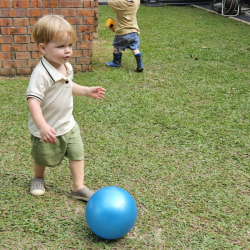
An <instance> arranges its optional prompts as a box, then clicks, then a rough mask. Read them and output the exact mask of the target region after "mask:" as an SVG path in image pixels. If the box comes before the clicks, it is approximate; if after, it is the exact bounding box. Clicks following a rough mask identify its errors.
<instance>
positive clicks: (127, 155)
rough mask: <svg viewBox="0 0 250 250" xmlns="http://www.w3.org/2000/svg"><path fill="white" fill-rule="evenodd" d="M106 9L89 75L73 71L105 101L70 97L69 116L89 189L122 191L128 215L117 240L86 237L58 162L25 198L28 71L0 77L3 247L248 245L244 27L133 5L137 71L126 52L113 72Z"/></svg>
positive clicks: (248, 45) (195, 12) (249, 47)
mask: <svg viewBox="0 0 250 250" xmlns="http://www.w3.org/2000/svg"><path fill="white" fill-rule="evenodd" d="M108 16H110V17H114V14H113V13H112V12H111V11H110V10H109V8H108V6H100V8H99V40H96V41H95V42H94V51H93V72H87V73H77V74H76V75H75V77H74V80H75V82H77V83H79V84H82V85H87V86H92V85H102V86H103V87H104V88H106V89H107V92H106V97H105V99H104V100H103V101H97V100H93V99H89V98H82V97H76V98H75V106H74V116H75V119H76V120H77V122H78V123H79V125H80V128H81V132H82V136H83V140H84V146H85V182H86V184H87V185H88V186H90V187H91V188H92V189H94V190H97V189H99V188H101V187H104V186H113V185H114V186H120V187H122V188H124V189H126V190H127V191H129V192H130V193H131V194H132V196H133V197H134V199H135V200H136V203H137V206H138V219H137V222H136V224H135V226H134V228H133V229H132V230H131V231H130V232H129V234H128V235H126V236H125V237H123V238H121V239H119V240H114V241H108V240H102V239H100V238H98V237H97V236H95V235H94V234H93V233H92V232H91V231H90V229H89V228H88V226H87V224H86V220H85V216H84V211H85V207H86V204H85V203H84V202H81V201H77V200H74V199H72V198H71V197H70V196H69V189H70V187H71V176H70V171H69V169H68V161H67V160H66V159H65V161H63V163H62V165H61V166H60V167H57V168H50V169H47V176H46V186H47V189H46V195H45V196H43V197H33V196H31V195H30V194H29V184H30V180H31V179H32V175H33V171H32V159H31V156H30V142H29V133H28V129H27V115H28V109H27V103H26V98H25V92H26V88H27V85H28V81H29V78H28V77H16V78H0V89H1V105H0V111H1V118H0V145H1V147H0V155H1V158H0V164H1V165H0V249H39V250H40V249H192V250H193V249H197V250H198V249H199V250H200V249H250V223H249V218H250V215H249V208H250V205H249V196H250V168H249V160H250V136H249V135H250V133H249V132H250V131H249V130H250V126H249V111H250V110H249V105H250V104H249V103H250V92H249V79H250V73H249V72H250V63H249V58H250V55H249V54H250V40H249V35H248V34H249V30H250V27H249V26H248V25H246V24H243V23H240V22H237V21H234V20H232V19H228V18H225V17H222V16H219V15H214V14H211V13H208V12H206V11H202V10H199V9H195V8H192V7H188V6H186V7H174V6H171V7H170V6H165V7H163V8H150V7H145V6H141V8H140V10H139V12H138V23H139V26H140V29H141V35H140V41H141V46H140V49H141V50H142V53H143V61H144V66H145V71H144V72H143V73H135V72H134V70H135V68H136V62H135V58H134V57H133V56H132V52H131V51H125V53H124V54H123V61H122V67H121V68H119V69H112V68H108V67H106V66H105V62H107V61H110V60H111V59H112V39H113V33H112V32H111V31H109V30H108V29H107V28H106V27H105V25H104V24H105V21H106V18H107V17H108ZM59 197H60V198H59Z"/></svg>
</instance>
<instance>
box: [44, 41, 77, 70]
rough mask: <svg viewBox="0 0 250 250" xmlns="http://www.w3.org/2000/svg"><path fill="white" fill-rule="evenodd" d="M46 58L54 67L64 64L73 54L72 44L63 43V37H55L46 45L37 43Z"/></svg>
mask: <svg viewBox="0 0 250 250" xmlns="http://www.w3.org/2000/svg"><path fill="white" fill-rule="evenodd" d="M39 47H40V50H41V52H42V53H43V55H44V57H45V58H46V60H47V61H48V62H49V63H50V64H51V65H52V66H54V67H58V66H60V65H62V64H65V63H66V62H67V61H68V60H69V59H70V57H71V56H72V54H73V49H72V44H65V43H64V40H63V39H55V40H53V41H50V42H49V43H47V44H46V45H44V44H42V43H41V44H39Z"/></svg>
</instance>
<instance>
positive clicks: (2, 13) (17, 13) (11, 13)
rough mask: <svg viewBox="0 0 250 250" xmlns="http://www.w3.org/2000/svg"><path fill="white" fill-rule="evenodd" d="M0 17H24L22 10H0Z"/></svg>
mask: <svg viewBox="0 0 250 250" xmlns="http://www.w3.org/2000/svg"><path fill="white" fill-rule="evenodd" d="M0 17H25V10H24V9H0Z"/></svg>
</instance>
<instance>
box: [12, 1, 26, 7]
mask: <svg viewBox="0 0 250 250" xmlns="http://www.w3.org/2000/svg"><path fill="white" fill-rule="evenodd" d="M13 6H14V8H24V9H26V8H28V7H29V1H28V0H13Z"/></svg>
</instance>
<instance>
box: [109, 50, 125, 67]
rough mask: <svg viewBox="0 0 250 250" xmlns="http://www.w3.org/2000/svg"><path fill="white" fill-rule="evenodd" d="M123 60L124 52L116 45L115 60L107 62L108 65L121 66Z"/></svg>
mask: <svg viewBox="0 0 250 250" xmlns="http://www.w3.org/2000/svg"><path fill="white" fill-rule="evenodd" d="M121 61H122V53H121V52H120V50H119V49H118V48H115V47H114V51H113V61H112V62H107V63H106V65H107V66H109V67H115V68H119V67H121Z"/></svg>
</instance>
